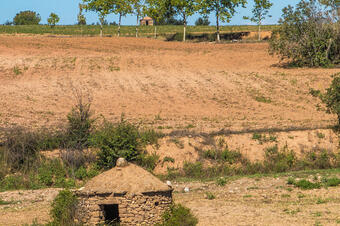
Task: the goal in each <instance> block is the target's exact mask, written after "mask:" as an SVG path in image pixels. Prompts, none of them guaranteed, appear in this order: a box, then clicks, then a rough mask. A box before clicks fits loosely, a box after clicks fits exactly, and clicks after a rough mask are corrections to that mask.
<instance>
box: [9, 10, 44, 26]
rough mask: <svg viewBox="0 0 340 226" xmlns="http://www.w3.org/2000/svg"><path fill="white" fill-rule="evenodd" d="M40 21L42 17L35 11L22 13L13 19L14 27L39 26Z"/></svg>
mask: <svg viewBox="0 0 340 226" xmlns="http://www.w3.org/2000/svg"><path fill="white" fill-rule="evenodd" d="M40 21H41V17H40V15H39V14H38V13H36V12H33V11H22V12H20V13H18V14H17V15H16V16H15V17H14V19H13V23H14V25H37V24H39V22H40Z"/></svg>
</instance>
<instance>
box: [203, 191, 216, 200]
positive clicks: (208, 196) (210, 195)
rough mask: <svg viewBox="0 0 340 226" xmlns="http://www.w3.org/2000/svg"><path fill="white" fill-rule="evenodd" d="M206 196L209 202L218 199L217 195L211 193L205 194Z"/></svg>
mask: <svg viewBox="0 0 340 226" xmlns="http://www.w3.org/2000/svg"><path fill="white" fill-rule="evenodd" d="M205 196H206V198H207V199H209V200H213V199H215V198H216V197H215V195H214V194H213V193H211V192H206V193H205Z"/></svg>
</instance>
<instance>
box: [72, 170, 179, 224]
mask: <svg viewBox="0 0 340 226" xmlns="http://www.w3.org/2000/svg"><path fill="white" fill-rule="evenodd" d="M172 190H173V189H172V188H171V187H169V186H167V185H166V184H164V183H163V182H161V181H160V180H159V179H158V178H156V177H154V176H153V175H152V174H151V173H149V172H147V171H145V170H144V169H142V168H141V167H139V166H136V165H134V164H127V165H126V166H121V167H115V168H113V169H111V170H109V171H106V172H104V173H103V174H100V175H98V176H96V177H94V178H93V179H92V180H91V181H89V182H88V183H87V184H86V185H85V187H83V188H81V189H79V190H77V191H76V195H77V197H78V200H79V202H78V206H77V209H76V219H77V221H78V222H79V223H82V224H85V225H96V224H102V223H120V224H121V225H154V224H156V223H160V222H161V219H162V215H163V213H164V211H166V210H167V209H168V208H169V206H170V205H171V203H172Z"/></svg>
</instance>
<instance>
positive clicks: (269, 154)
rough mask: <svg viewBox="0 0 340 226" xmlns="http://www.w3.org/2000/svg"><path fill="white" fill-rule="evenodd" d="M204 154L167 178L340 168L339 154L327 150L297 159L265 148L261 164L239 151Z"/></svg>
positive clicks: (170, 172) (169, 174) (219, 151)
mask: <svg viewBox="0 0 340 226" xmlns="http://www.w3.org/2000/svg"><path fill="white" fill-rule="evenodd" d="M224 152H225V153H228V154H226V155H222V154H221V153H224ZM201 153H202V157H203V159H201V160H199V161H198V162H186V163H185V164H184V166H183V168H182V169H168V178H169V179H173V178H176V177H189V178H196V179H204V178H216V177H221V176H222V178H223V176H233V175H251V174H257V173H283V172H288V171H298V170H310V169H331V168H336V167H338V166H339V165H340V158H339V155H338V154H335V153H332V152H328V151H326V150H312V151H309V152H306V153H304V154H303V156H301V157H300V158H297V156H296V154H295V153H294V152H293V151H291V150H288V148H287V147H284V148H282V149H279V148H278V146H277V145H274V146H272V147H269V148H266V149H265V159H264V160H263V161H261V162H250V161H249V160H247V159H246V158H245V157H244V156H242V154H241V153H240V152H237V151H229V150H228V149H226V150H224V149H220V150H218V149H217V150H213V151H212V150H208V151H201ZM224 156H228V157H224ZM204 159H208V160H209V161H211V163H212V164H211V166H209V167H206V166H204V164H203V163H204ZM216 183H217V184H220V185H223V184H225V183H224V181H222V179H218V181H217V182H216ZM330 183H331V182H330Z"/></svg>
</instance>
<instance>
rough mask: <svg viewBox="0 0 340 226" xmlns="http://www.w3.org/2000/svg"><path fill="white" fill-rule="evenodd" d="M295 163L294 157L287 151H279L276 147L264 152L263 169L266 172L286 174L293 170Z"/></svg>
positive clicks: (293, 154)
mask: <svg viewBox="0 0 340 226" xmlns="http://www.w3.org/2000/svg"><path fill="white" fill-rule="evenodd" d="M295 163H296V155H295V153H294V152H293V151H288V150H287V149H283V150H282V151H280V150H279V148H278V146H277V145H275V146H272V147H269V148H267V149H266V150H265V161H264V167H265V168H266V171H267V172H276V173H280V172H286V171H287V170H290V169H293V168H294V166H295Z"/></svg>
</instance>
